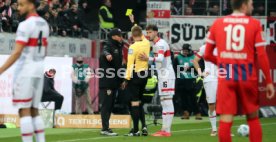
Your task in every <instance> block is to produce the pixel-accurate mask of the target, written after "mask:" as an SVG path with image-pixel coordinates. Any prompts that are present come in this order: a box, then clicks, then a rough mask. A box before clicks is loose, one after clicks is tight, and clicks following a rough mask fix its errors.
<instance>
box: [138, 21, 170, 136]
mask: <svg viewBox="0 0 276 142" xmlns="http://www.w3.org/2000/svg"><path fill="white" fill-rule="evenodd" d="M146 31H147V36H148V37H149V39H150V41H152V42H154V45H153V51H155V53H157V56H156V57H148V55H145V54H141V55H140V59H141V60H146V61H148V60H149V61H153V62H155V65H156V69H157V72H158V92H159V95H160V100H161V105H162V108H163V115H162V118H163V126H162V130H161V131H158V132H156V133H155V134H153V136H156V137H162V136H164V137H169V136H171V125H172V121H173V117H174V106H173V101H172V98H173V95H174V84H175V73H174V70H173V66H172V60H171V51H170V47H169V45H168V43H167V42H166V41H165V40H163V39H161V38H159V37H158V28H157V26H155V25H149V26H147V27H146Z"/></svg>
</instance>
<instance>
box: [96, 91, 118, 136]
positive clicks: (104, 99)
mask: <svg viewBox="0 0 276 142" xmlns="http://www.w3.org/2000/svg"><path fill="white" fill-rule="evenodd" d="M116 93H117V89H109V88H100V92H99V97H100V110H101V119H102V130H103V131H106V130H108V129H109V119H110V116H111V112H112V110H113V107H114V103H115V99H116Z"/></svg>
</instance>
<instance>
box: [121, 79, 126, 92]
mask: <svg viewBox="0 0 276 142" xmlns="http://www.w3.org/2000/svg"><path fill="white" fill-rule="evenodd" d="M126 87H127V82H126V81H124V82H123V83H122V84H121V89H122V90H125V89H126Z"/></svg>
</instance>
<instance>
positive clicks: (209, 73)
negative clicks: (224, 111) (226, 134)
mask: <svg viewBox="0 0 276 142" xmlns="http://www.w3.org/2000/svg"><path fill="white" fill-rule="evenodd" d="M205 47H206V46H205V45H203V46H201V47H200V48H199V52H197V54H196V57H195V59H194V61H193V62H194V67H195V69H196V71H197V72H198V74H199V75H201V76H202V77H203V78H204V79H203V83H204V89H205V92H206V100H207V102H208V106H209V111H208V115H209V120H210V123H211V127H212V132H211V134H210V135H211V136H216V135H217V126H216V124H217V116H216V111H215V109H216V108H215V107H216V96H217V85H218V78H217V66H216V65H215V64H213V63H211V62H208V61H204V64H205V70H204V72H203V73H202V71H201V69H200V66H199V61H200V59H201V58H202V57H203V56H204V52H205ZM213 54H214V56H217V49H216V48H215V50H214V53H213Z"/></svg>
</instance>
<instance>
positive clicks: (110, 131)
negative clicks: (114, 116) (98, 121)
mask: <svg viewBox="0 0 276 142" xmlns="http://www.w3.org/2000/svg"><path fill="white" fill-rule="evenodd" d="M101 135H104V136H118V134H117V133H114V132H113V131H112V130H111V129H108V130H105V131H104V130H102V131H101Z"/></svg>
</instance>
